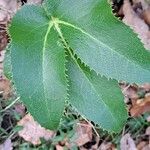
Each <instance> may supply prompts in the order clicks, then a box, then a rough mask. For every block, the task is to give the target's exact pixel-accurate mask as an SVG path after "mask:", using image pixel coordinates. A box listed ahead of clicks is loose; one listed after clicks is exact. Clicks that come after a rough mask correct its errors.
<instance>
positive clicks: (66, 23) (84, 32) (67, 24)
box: [56, 19, 150, 72]
mask: <svg viewBox="0 0 150 150" xmlns="http://www.w3.org/2000/svg"><path fill="white" fill-rule="evenodd" d="M56 21H57V23H58V24H63V25H66V26H69V27H72V28H74V29H76V30H78V31H80V32H82V33H83V34H85V35H86V36H88V37H90V38H91V39H92V40H94V41H96V42H97V43H100V44H101V45H103V46H104V47H106V48H108V49H109V50H110V51H113V52H114V53H115V54H117V55H120V57H122V58H124V59H126V60H127V61H128V63H134V65H135V66H138V67H140V68H142V69H143V70H145V71H149V70H147V69H146V68H145V67H144V66H141V65H139V64H137V63H136V62H135V61H132V60H130V59H129V58H128V57H125V56H124V55H122V54H120V53H118V52H117V51H115V50H113V49H112V48H111V47H109V46H108V45H106V44H105V43H103V42H102V41H100V40H98V39H97V38H95V37H94V36H92V35H91V34H89V33H87V32H86V31H84V30H83V29H82V28H80V27H77V26H75V25H73V24H71V23H68V22H66V21H62V20H59V19H57V20H56ZM115 54H114V55H115ZM92 69H93V70H94V68H92ZM149 72H150V71H149Z"/></svg>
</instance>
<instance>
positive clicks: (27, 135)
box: [18, 114, 55, 145]
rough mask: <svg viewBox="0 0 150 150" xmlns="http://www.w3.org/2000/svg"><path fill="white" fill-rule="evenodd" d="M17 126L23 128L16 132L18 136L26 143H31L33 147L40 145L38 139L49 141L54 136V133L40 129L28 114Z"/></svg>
mask: <svg viewBox="0 0 150 150" xmlns="http://www.w3.org/2000/svg"><path fill="white" fill-rule="evenodd" d="M18 125H19V126H23V129H22V130H21V131H19V132H18V134H19V136H20V137H22V138H24V139H25V140H26V141H28V142H31V143H32V144H33V145H38V144H40V143H41V141H40V138H44V139H45V140H49V139H51V138H52V137H53V136H54V134H55V133H54V132H53V131H50V130H46V129H45V128H43V127H41V126H40V125H39V124H38V123H37V122H36V121H34V119H33V117H32V116H31V115H30V114H27V115H26V116H25V117H23V119H21V120H20V121H19V122H18Z"/></svg>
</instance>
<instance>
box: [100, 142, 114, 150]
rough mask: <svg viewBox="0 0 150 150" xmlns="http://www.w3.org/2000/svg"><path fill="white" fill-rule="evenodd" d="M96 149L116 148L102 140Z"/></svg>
mask: <svg viewBox="0 0 150 150" xmlns="http://www.w3.org/2000/svg"><path fill="white" fill-rule="evenodd" d="M98 150H116V148H115V146H114V145H113V144H112V143H111V142H103V143H102V144H101V145H100V147H99V148H98Z"/></svg>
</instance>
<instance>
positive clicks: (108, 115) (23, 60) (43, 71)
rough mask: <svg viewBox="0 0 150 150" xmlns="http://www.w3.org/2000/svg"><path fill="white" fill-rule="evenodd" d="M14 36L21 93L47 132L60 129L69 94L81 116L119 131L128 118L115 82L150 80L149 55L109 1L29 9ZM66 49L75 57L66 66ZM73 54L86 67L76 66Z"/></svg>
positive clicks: (18, 18) (14, 26)
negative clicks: (116, 13) (113, 11)
mask: <svg viewBox="0 0 150 150" xmlns="http://www.w3.org/2000/svg"><path fill="white" fill-rule="evenodd" d="M9 33H10V36H11V47H10V50H11V54H10V57H11V66H12V76H13V81H14V83H15V86H16V89H17V92H18V93H19V94H20V97H21V100H22V101H23V102H24V103H25V105H26V106H27V108H28V111H29V112H30V113H31V114H32V115H33V117H34V118H35V120H37V121H38V122H39V123H40V124H41V125H42V126H44V127H46V128H50V129H56V128H57V126H58V124H59V121H60V118H61V115H62V113H63V110H64V107H65V100H66V97H67V94H68V93H67V90H69V91H70V92H69V94H70V96H69V98H70V99H69V101H71V103H72V104H73V105H74V107H76V108H77V109H78V111H79V112H81V114H83V115H85V116H86V117H88V118H89V119H90V120H93V121H95V122H96V123H98V124H100V125H101V126H102V127H103V128H105V129H107V130H109V131H115V132H118V131H120V129H121V128H122V126H123V124H124V122H125V120H126V118H127V113H126V110H125V106H124V103H123V96H122V94H121V91H119V87H118V86H117V81H116V80H125V81H128V82H137V83H143V82H148V81H150V53H149V52H148V51H146V50H145V49H144V47H143V45H142V44H141V42H140V40H139V39H138V38H137V36H136V34H134V33H133V32H132V30H131V29H129V28H128V27H127V26H126V25H124V24H123V23H121V22H120V21H119V20H117V19H116V18H115V17H114V16H113V14H112V13H111V8H110V6H109V4H108V3H107V2H106V0H82V1H81V0H45V3H44V4H43V5H42V6H32V5H31V6H30V5H26V6H24V7H23V8H22V9H21V10H20V11H18V12H17V14H16V15H15V17H14V18H13V20H12V23H11V26H10V28H9ZM65 50H67V51H68V53H70V56H71V59H69V62H68V63H67V64H66V65H65V63H66V56H65ZM74 54H75V55H76V56H78V58H79V59H80V60H81V62H83V63H84V64H85V65H86V66H87V67H84V66H83V65H81V64H80V63H79V62H78V61H77V62H76V58H75V57H74ZM87 68H89V69H87ZM67 69H68V72H67V71H66V70H67ZM90 70H92V71H90ZM66 72H67V73H68V75H69V77H68V78H69V83H70V87H69V86H68V87H67V79H66V76H67V75H66ZM97 74H98V75H97ZM101 75H102V76H104V77H101ZM108 78H114V79H116V80H109V81H108V80H107V79H108ZM81 83H82V84H81ZM68 88H69V89H68Z"/></svg>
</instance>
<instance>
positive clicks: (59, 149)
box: [56, 145, 64, 150]
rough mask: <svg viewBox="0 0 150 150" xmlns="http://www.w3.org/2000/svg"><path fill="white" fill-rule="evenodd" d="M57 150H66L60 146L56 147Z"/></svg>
mask: <svg viewBox="0 0 150 150" xmlns="http://www.w3.org/2000/svg"><path fill="white" fill-rule="evenodd" d="M56 150H64V148H63V147H62V146H60V145H56Z"/></svg>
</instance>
